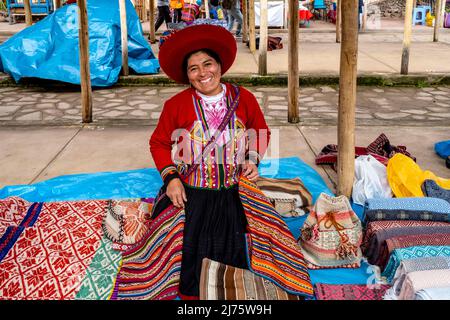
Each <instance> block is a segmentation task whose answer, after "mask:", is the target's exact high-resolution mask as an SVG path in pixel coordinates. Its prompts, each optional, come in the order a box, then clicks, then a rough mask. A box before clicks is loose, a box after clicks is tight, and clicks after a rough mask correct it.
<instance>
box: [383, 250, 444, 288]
mask: <svg viewBox="0 0 450 320" xmlns="http://www.w3.org/2000/svg"><path fill="white" fill-rule="evenodd" d="M426 257H450V246H415V247H409V248H399V249H395V250H394V251H393V252H392V255H391V257H390V258H389V262H388V264H387V266H386V269H385V270H384V271H383V273H382V276H383V277H386V279H387V281H388V282H389V283H390V282H392V280H393V278H394V275H395V272H396V271H397V268H398V267H399V265H400V263H401V261H402V260H408V259H417V258H426Z"/></svg>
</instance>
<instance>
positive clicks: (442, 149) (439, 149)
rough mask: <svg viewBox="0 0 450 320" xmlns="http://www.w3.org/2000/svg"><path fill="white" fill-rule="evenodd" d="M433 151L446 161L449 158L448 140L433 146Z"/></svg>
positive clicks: (449, 143)
mask: <svg viewBox="0 0 450 320" xmlns="http://www.w3.org/2000/svg"><path fill="white" fill-rule="evenodd" d="M434 150H435V151H436V153H437V154H438V155H439V156H440V157H441V158H444V159H446V158H447V157H448V156H450V140H446V141H441V142H438V143H436V144H435V145H434Z"/></svg>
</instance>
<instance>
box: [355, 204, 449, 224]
mask: <svg viewBox="0 0 450 320" xmlns="http://www.w3.org/2000/svg"><path fill="white" fill-rule="evenodd" d="M363 220H364V222H365V223H367V222H369V221H373V220H422V221H444V222H449V221H450V203H449V202H447V201H445V200H443V199H437V198H392V199H382V198H377V199H368V200H367V201H366V203H365V205H364V219H363Z"/></svg>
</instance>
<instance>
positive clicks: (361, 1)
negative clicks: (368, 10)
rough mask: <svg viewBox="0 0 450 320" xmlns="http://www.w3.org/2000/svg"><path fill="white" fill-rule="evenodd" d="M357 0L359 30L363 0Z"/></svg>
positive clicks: (359, 28)
mask: <svg viewBox="0 0 450 320" xmlns="http://www.w3.org/2000/svg"><path fill="white" fill-rule="evenodd" d="M358 1H359V2H358V30H361V15H362V13H363V7H364V0H358Z"/></svg>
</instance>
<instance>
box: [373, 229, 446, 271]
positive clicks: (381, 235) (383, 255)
mask: <svg viewBox="0 0 450 320" xmlns="http://www.w3.org/2000/svg"><path fill="white" fill-rule="evenodd" d="M442 233H447V234H450V224H448V225H447V226H430V227H414V228H396V229H388V230H379V231H377V232H376V233H375V234H374V235H373V236H372V238H371V239H370V241H369V248H370V250H367V251H366V252H365V255H366V256H367V260H368V262H369V263H370V264H376V265H378V266H380V267H382V268H384V266H385V265H386V263H387V260H388V259H389V253H388V252H387V251H388V250H387V243H386V240H387V239H389V238H394V237H398V236H405V235H417V236H420V235H424V236H426V235H435V234H442ZM428 239H429V237H428ZM422 242H424V243H423V244H421V243H420V241H419V243H418V244H417V245H439V244H440V242H441V241H439V240H434V239H431V240H429V241H428V242H429V243H427V241H426V240H425V238H424V240H423V241H422ZM442 244H444V245H445V244H446V243H445V241H444V242H443V243H442ZM412 246H414V245H410V246H409V245H405V246H401V247H400V248H404V247H412Z"/></svg>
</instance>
